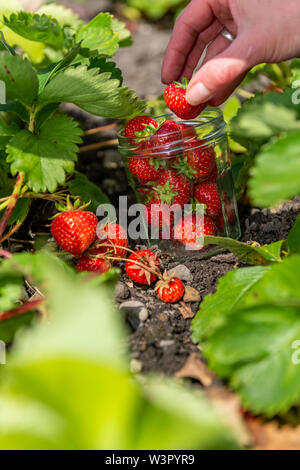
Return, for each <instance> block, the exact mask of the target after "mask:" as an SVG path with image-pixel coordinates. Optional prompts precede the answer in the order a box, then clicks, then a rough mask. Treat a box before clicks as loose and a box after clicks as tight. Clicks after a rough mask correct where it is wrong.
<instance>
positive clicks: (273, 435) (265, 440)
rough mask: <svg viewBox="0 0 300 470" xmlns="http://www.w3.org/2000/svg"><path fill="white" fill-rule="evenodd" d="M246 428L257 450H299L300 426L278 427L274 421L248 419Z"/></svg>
mask: <svg viewBox="0 0 300 470" xmlns="http://www.w3.org/2000/svg"><path fill="white" fill-rule="evenodd" d="M248 428H249V430H250V432H251V433H252V435H253V440H254V445H255V448H256V449H258V450H300V426H297V427H296V428H292V427H291V426H288V425H284V426H282V427H279V426H278V423H277V422H275V421H271V422H269V423H264V422H263V421H261V420H260V419H253V420H249V421H248Z"/></svg>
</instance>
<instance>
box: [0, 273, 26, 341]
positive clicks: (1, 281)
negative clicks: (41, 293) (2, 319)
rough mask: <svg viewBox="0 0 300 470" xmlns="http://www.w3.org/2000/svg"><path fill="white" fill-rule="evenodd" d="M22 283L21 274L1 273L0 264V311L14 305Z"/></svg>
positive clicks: (18, 296)
mask: <svg viewBox="0 0 300 470" xmlns="http://www.w3.org/2000/svg"><path fill="white" fill-rule="evenodd" d="M22 285H23V279H22V277H21V276H18V275H17V274H14V273H12V272H9V273H6V272H5V273H2V272H1V265H0V313H3V312H5V311H6V310H11V309H12V308H15V307H16V302H17V301H18V299H19V298H20V296H21V293H22ZM0 339H2V338H0Z"/></svg>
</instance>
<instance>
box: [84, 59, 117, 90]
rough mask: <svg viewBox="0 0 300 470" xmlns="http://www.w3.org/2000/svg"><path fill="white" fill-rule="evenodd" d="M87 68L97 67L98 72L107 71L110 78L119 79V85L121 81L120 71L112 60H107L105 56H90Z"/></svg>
mask: <svg viewBox="0 0 300 470" xmlns="http://www.w3.org/2000/svg"><path fill="white" fill-rule="evenodd" d="M88 68H89V69H94V68H98V69H99V73H104V72H109V73H110V74H111V77H110V78H115V79H117V80H119V82H120V85H122V83H123V76H122V71H121V70H120V69H119V68H118V67H117V66H116V63H115V62H113V61H112V60H108V59H107V57H105V56H97V57H91V58H90V60H89V64H88Z"/></svg>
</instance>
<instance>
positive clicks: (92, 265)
mask: <svg viewBox="0 0 300 470" xmlns="http://www.w3.org/2000/svg"><path fill="white" fill-rule="evenodd" d="M76 269H77V272H94V273H98V274H103V273H106V272H107V271H109V270H110V269H111V264H110V263H109V261H107V260H106V259H103V258H93V257H91V258H89V257H88V256H82V257H81V258H79V260H78V263H77V266H76Z"/></svg>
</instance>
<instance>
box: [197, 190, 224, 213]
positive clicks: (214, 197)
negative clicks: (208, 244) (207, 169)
mask: <svg viewBox="0 0 300 470" xmlns="http://www.w3.org/2000/svg"><path fill="white" fill-rule="evenodd" d="M195 198H196V200H197V201H198V202H199V203H200V204H205V205H206V209H205V213H206V214H207V215H208V216H209V217H212V218H213V219H215V218H216V217H218V216H219V214H221V213H222V205H221V199H220V196H219V190H218V186H217V185H216V184H215V183H202V184H199V185H198V186H196V188H195Z"/></svg>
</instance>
